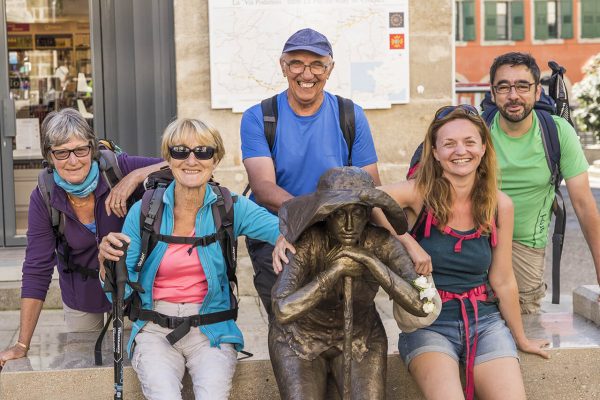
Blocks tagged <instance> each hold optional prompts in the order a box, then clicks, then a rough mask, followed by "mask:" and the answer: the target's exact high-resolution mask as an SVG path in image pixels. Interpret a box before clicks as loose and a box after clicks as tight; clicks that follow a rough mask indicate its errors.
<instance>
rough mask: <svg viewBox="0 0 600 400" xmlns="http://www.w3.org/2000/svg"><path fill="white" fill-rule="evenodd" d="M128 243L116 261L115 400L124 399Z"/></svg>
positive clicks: (114, 325)
mask: <svg viewBox="0 0 600 400" xmlns="http://www.w3.org/2000/svg"><path fill="white" fill-rule="evenodd" d="M127 246H128V243H125V242H123V247H121V250H123V256H121V258H120V259H119V261H117V262H116V263H115V269H114V271H115V282H116V285H115V293H114V297H113V352H114V359H115V361H114V373H115V397H114V400H122V399H123V305H124V302H125V283H126V282H127V264H126V263H125V261H126V258H127Z"/></svg>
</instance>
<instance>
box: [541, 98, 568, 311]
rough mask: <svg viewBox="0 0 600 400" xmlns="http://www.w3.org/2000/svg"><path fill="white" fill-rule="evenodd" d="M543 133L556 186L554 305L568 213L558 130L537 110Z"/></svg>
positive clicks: (548, 118)
mask: <svg viewBox="0 0 600 400" xmlns="http://www.w3.org/2000/svg"><path fill="white" fill-rule="evenodd" d="M535 112H536V115H537V117H538V120H539V122H540V130H541V132H542V144H543V145H544V153H545V154H546V162H547V163H548V168H549V169H550V184H551V185H552V186H554V201H553V202H552V212H553V213H554V216H555V221H554V232H553V233H552V303H553V304H558V303H559V302H560V261H561V258H562V250H563V243H564V238H565V228H566V220H567V211H566V209H565V202H564V200H563V197H562V193H561V191H560V183H561V182H562V175H561V173H560V142H559V140H558V128H557V126H556V123H555V122H554V119H553V118H552V115H550V114H549V113H547V112H545V111H541V110H536V111H535Z"/></svg>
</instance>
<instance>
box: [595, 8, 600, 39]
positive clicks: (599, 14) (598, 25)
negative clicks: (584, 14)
mask: <svg viewBox="0 0 600 400" xmlns="http://www.w3.org/2000/svg"><path fill="white" fill-rule="evenodd" d="M595 3H596V14H595V17H596V20H595V21H594V28H595V29H596V31H595V34H594V38H600V3H599V2H598V1H596V2H595Z"/></svg>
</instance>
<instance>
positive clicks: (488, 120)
mask: <svg viewBox="0 0 600 400" xmlns="http://www.w3.org/2000/svg"><path fill="white" fill-rule="evenodd" d="M480 107H481V109H482V110H483V113H481V117H482V118H483V120H484V121H485V124H486V125H487V126H488V127H490V126H492V122H493V121H494V117H495V116H496V114H497V113H498V107H497V106H496V103H494V102H493V101H492V93H491V92H487V93H486V94H485V96H484V97H483V100H482V101H481V104H480Z"/></svg>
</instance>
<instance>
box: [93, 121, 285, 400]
mask: <svg viewBox="0 0 600 400" xmlns="http://www.w3.org/2000/svg"><path fill="white" fill-rule="evenodd" d="M192 153H193V154H192ZM224 153H225V151H224V147H223V142H222V139H221V137H220V135H219V133H218V132H217V131H216V130H215V129H213V128H210V127H208V126H206V125H205V124H204V123H202V122H201V121H199V120H195V119H179V120H176V121H174V122H172V123H171V124H170V125H169V126H168V127H167V128H166V130H165V133H164V135H163V140H162V155H163V156H164V157H165V160H167V162H168V164H169V166H170V167H171V170H172V172H173V176H174V178H175V179H174V181H173V182H172V183H171V184H170V185H169V186H168V188H167V189H166V191H165V193H164V195H163V204H164V208H163V214H162V221H161V226H160V233H161V234H163V235H173V236H189V237H194V236H195V237H202V236H207V235H211V234H213V233H215V231H216V228H215V223H214V220H213V214H212V210H211V206H212V204H213V203H214V202H215V201H216V200H217V196H216V194H215V193H214V190H215V189H213V188H212V187H211V186H210V185H208V184H207V183H208V181H209V179H210V178H211V176H212V174H213V171H214V169H215V167H216V166H217V164H218V163H219V161H220V160H221V159H222V158H223V155H224ZM233 207H234V224H233V231H234V235H235V236H236V237H237V236H238V235H247V236H249V237H252V238H256V239H259V240H263V241H267V242H270V243H273V244H274V243H275V242H276V240H277V237H278V236H279V229H278V222H277V217H275V216H274V215H271V214H270V213H268V212H267V211H266V210H265V209H264V208H262V207H260V206H258V205H256V204H255V203H253V202H252V201H249V200H247V199H246V198H245V197H243V196H238V197H237V201H235V202H234V205H233ZM141 208H142V203H141V202H138V203H136V204H135V205H134V206H133V207H132V209H131V210H130V212H129V213H128V215H127V218H126V220H125V224H124V226H123V232H122V233H121V234H118V233H115V234H110V235H109V236H108V237H107V238H106V239H105V240H103V242H102V243H101V245H100V255H101V257H106V258H107V259H112V260H116V259H118V257H119V256H120V255H122V252H121V251H120V250H117V249H114V248H113V247H115V246H116V247H120V245H121V241H122V240H125V241H129V243H130V244H129V248H128V251H127V256H126V257H127V259H126V260H127V269H128V272H129V280H130V281H132V282H139V284H140V285H141V286H142V288H143V289H144V292H143V293H139V298H140V302H141V315H140V317H139V319H138V320H137V321H135V323H134V324H133V329H132V332H131V338H130V340H129V345H128V351H129V355H130V357H131V359H132V365H133V368H134V369H135V371H136V372H137V374H138V377H139V379H140V382H141V385H142V390H143V392H144V396H145V397H146V398H148V399H166V398H169V399H179V398H181V397H180V396H181V387H182V385H181V379H182V378H183V374H184V371H185V368H186V367H187V368H188V371H189V373H190V376H191V377H192V382H193V384H194V393H195V396H196V398H197V399H200V398H202V399H204V398H207V399H226V398H227V397H228V396H229V391H230V389H231V381H232V379H233V374H234V372H235V365H236V361H237V351H239V350H241V349H242V348H243V346H244V340H243V337H242V333H241V332H240V330H239V328H238V327H237V325H236V323H235V321H234V320H233V319H231V317H229V319H226V318H223V319H222V320H220V321H218V322H215V323H210V324H204V325H199V326H197V327H193V326H194V325H195V324H194V323H191V322H190V321H193V320H194V318H196V319H198V318H199V317H198V315H202V316H204V317H205V316H206V315H207V314H211V313H215V312H225V311H228V310H230V309H231V303H230V302H231V296H230V290H231V289H230V285H229V281H228V278H227V267H226V263H225V259H224V257H223V253H222V250H221V247H220V244H219V242H218V241H216V242H213V243H212V244H209V245H207V246H197V247H192V249H193V251H190V250H191V248H190V245H189V244H176V243H166V242H162V241H159V242H158V243H157V245H156V247H155V248H154V249H153V250H152V252H151V253H150V254H149V255H148V258H147V260H146V261H145V262H144V265H143V267H142V269H141V271H140V272H139V273H138V272H136V271H135V267H136V264H137V263H138V260H139V258H140V254H141V247H142V240H141V230H140V213H141ZM102 261H103V260H102ZM130 294H131V288H129V287H128V290H127V293H126V296H128V295H130ZM165 317H167V318H168V317H180V318H179V320H178V321H177V322H178V323H176V324H173V323H165ZM190 317H191V319H190ZM171 320H172V321H173V320H174V319H173V318H171ZM186 321H187V322H186ZM188 322H189V323H191V325H192V327H191V329H190V328H189V325H187V326H184V327H183V329H182V328H180V326H181V324H188ZM175 325H177V326H175ZM188 329H189V331H188ZM174 330H177V332H175V333H181V332H183V334H181V335H175V337H173V335H170V334H171V333H173V331H174ZM168 335H170V336H169V337H167V336H168Z"/></svg>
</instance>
